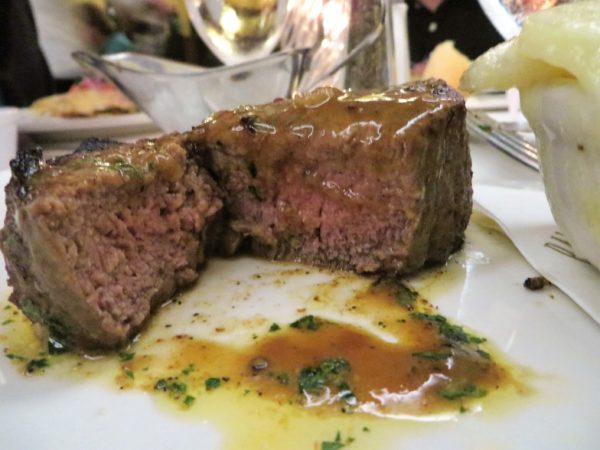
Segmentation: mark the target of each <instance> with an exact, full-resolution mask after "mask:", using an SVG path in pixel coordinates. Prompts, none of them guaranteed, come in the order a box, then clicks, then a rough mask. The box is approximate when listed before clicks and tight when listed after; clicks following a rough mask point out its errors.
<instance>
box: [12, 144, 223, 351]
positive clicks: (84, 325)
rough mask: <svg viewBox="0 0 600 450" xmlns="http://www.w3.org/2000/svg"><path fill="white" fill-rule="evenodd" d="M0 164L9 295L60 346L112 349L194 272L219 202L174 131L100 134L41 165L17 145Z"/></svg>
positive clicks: (191, 278)
mask: <svg viewBox="0 0 600 450" xmlns="http://www.w3.org/2000/svg"><path fill="white" fill-rule="evenodd" d="M94 147H95V148H99V149H98V150H94ZM102 147H106V148H105V149H102ZM11 166H12V169H13V177H12V180H11V182H10V183H9V185H8V186H7V187H6V198H7V200H6V202H7V215H6V220H5V227H4V229H3V230H2V233H1V236H0V246H1V248H2V251H3V252H4V256H5V260H6V266H7V271H8V274H9V283H10V285H11V286H12V287H13V292H12V294H11V297H10V300H11V301H12V302H13V303H15V304H16V305H17V306H19V308H21V309H22V310H23V312H24V313H25V314H26V315H27V316H28V317H29V318H30V319H31V320H32V321H34V322H40V323H42V324H44V325H46V326H47V327H48V328H49V330H50V332H51V334H52V335H53V336H54V338H55V339H58V340H59V341H60V342H62V343H63V344H66V345H68V346H71V347H77V348H81V349H86V350H89V349H109V348H115V347H119V346H121V345H123V344H125V343H126V342H127V341H128V339H129V338H131V337H132V336H133V335H134V334H135V333H137V332H138V331H139V330H140V327H141V326H142V325H143V323H144V321H145V320H146V318H147V317H148V316H149V314H150V312H151V310H152V309H153V308H155V307H157V306H158V305H160V304H161V303H163V302H164V301H166V300H169V299H170V298H172V297H173V295H174V294H175V293H176V292H177V291H178V290H180V289H181V288H183V287H185V286H188V285H190V284H191V283H193V282H194V281H195V280H196V278H197V277H198V269H199V266H200V265H201V264H202V262H203V261H204V249H205V246H204V241H205V240H206V236H207V233H209V232H210V229H211V223H216V221H215V219H216V218H217V216H218V212H219V210H220V209H221V205H222V203H221V200H220V194H219V190H218V188H217V186H216V185H215V183H214V181H213V180H212V178H211V177H210V176H208V174H207V173H206V172H205V170H204V169H202V168H201V167H199V165H198V164H197V161H196V160H194V158H189V157H188V155H187V154H186V151H185V149H184V148H183V147H182V145H181V144H180V138H179V137H177V136H167V137H164V138H161V139H158V140H156V141H153V140H145V141H140V142H138V143H136V144H134V145H116V144H114V143H108V144H107V143H105V142H99V143H96V145H94V146H93V148H89V145H88V146H87V148H86V147H85V146H84V147H83V148H82V151H80V152H76V153H75V154H73V155H69V156H68V157H63V158H59V159H57V160H55V161H51V162H50V163H48V164H46V163H43V162H41V151H33V152H23V153H20V154H19V155H18V158H17V159H16V160H13V162H12V163H11Z"/></svg>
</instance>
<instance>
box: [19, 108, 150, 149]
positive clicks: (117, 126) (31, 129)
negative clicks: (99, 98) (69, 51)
mask: <svg viewBox="0 0 600 450" xmlns="http://www.w3.org/2000/svg"><path fill="white" fill-rule="evenodd" d="M157 131H160V129H159V128H158V127H157V126H156V125H155V124H154V122H153V121H152V119H150V117H148V116H147V115H146V114H145V113H141V112H140V113H134V114H112V115H100V116H96V117H74V118H64V117H51V116H40V115H37V114H35V113H33V112H31V110H29V109H21V110H20V111H19V133H24V134H27V135H30V136H32V137H33V138H34V139H36V140H38V139H39V140H41V141H43V142H58V141H76V140H81V139H85V138H88V137H118V136H124V135H131V134H143V133H156V132H157Z"/></svg>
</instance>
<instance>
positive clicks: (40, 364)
mask: <svg viewBox="0 0 600 450" xmlns="http://www.w3.org/2000/svg"><path fill="white" fill-rule="evenodd" d="M49 366H50V362H49V361H48V359H47V358H39V359H32V360H30V361H29V362H28V363H27V364H26V365H25V371H26V372H27V373H30V374H31V373H34V372H37V371H39V370H43V369H45V368H46V367H49Z"/></svg>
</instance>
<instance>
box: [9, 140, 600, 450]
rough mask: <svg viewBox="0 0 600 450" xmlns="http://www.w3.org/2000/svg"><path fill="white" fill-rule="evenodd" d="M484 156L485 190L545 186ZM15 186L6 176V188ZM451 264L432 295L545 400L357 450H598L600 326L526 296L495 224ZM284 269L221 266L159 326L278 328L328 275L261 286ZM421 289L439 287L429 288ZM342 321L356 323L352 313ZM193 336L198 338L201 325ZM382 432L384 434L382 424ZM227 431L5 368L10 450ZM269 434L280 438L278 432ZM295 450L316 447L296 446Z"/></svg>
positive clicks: (523, 269) (478, 172)
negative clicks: (254, 321)
mask: <svg viewBox="0 0 600 450" xmlns="http://www.w3.org/2000/svg"><path fill="white" fill-rule="evenodd" d="M472 149H473V151H474V161H475V181H476V182H477V181H478V180H486V181H487V182H490V180H491V179H492V177H495V176H496V175H497V174H500V175H502V174H503V172H505V173H506V177H505V179H504V182H506V183H509V184H511V183H512V184H514V183H517V182H518V178H519V177H521V178H527V177H529V179H526V180H525V179H524V180H522V184H523V185H524V186H528V188H534V189H535V188H539V182H538V180H535V179H534V177H535V175H533V174H531V173H530V172H528V171H527V170H526V169H525V171H524V172H520V166H517V165H516V163H515V162H513V161H512V160H510V159H508V158H506V157H504V156H503V155H500V154H498V153H496V152H495V151H494V150H492V149H491V148H489V147H487V146H483V145H482V144H480V143H477V144H475V145H473V146H472ZM521 175H522V176H521ZM6 179H7V178H6V174H4V177H2V178H1V179H0V181H2V182H5V181H6ZM3 203H4V202H3V201H2V199H0V204H2V205H3ZM0 213H3V210H2V211H0ZM2 215H3V214H2ZM451 264H452V265H453V267H454V272H455V275H454V276H453V277H452V278H451V279H450V280H446V281H443V280H442V283H443V285H442V287H443V289H441V288H440V286H438V287H437V288H436V287H435V286H433V287H431V286H430V288H428V289H426V290H425V291H424V292H425V295H428V294H427V292H429V293H430V294H431V295H428V297H429V299H430V301H431V302H432V303H433V304H434V305H436V306H437V307H439V310H440V312H441V313H442V314H444V315H445V316H447V317H448V318H450V319H452V320H454V321H456V322H457V323H459V324H462V325H465V326H468V327H470V328H471V329H473V330H474V331H475V332H477V334H480V335H484V336H486V337H487V338H489V339H490V341H491V342H492V343H493V344H494V345H495V346H496V347H497V348H498V349H499V350H501V352H503V353H504V355H505V356H506V357H507V358H508V359H509V360H510V361H511V362H512V363H514V364H517V365H520V366H523V367H525V368H527V371H528V372H529V373H530V374H531V376H530V377H528V379H527V380H526V381H527V383H529V385H530V386H531V387H532V388H533V391H534V393H533V394H532V395H530V396H526V397H522V398H519V399H518V400H515V401H514V402H512V404H510V405H508V406H506V407H504V408H503V412H501V413H497V412H495V411H489V410H487V409H486V406H485V405H486V403H485V402H484V407H483V411H481V412H479V413H473V414H466V415H460V416H459V417H458V418H455V419H454V420H450V421H445V422H431V423H418V424H415V423H407V421H396V422H394V421H384V422H385V423H384V425H385V427H383V426H382V430H383V429H385V430H387V431H385V432H384V431H381V434H380V435H379V436H380V439H377V436H373V437H370V439H371V440H367V439H366V438H365V437H364V435H361V434H360V432H359V431H356V430H355V434H354V437H355V438H356V441H355V442H354V443H352V444H351V445H350V446H348V447H347V448H348V449H353V448H356V449H363V448H377V449H398V448H402V449H403V450H404V449H407V450H410V449H415V450H417V449H418V450H423V449H431V448H443V449H457V450H458V449H461V450H462V449H473V450H475V449H477V450H479V449H556V450H564V449H571V448H577V449H596V448H598V442H600V427H598V411H599V409H598V400H599V399H598V393H599V392H600V376H599V375H598V374H600V329H599V327H598V325H597V324H596V323H595V322H593V321H592V320H591V319H590V318H589V317H588V316H587V315H585V313H583V312H582V311H581V310H580V309H579V308H578V307H577V306H576V305H575V304H574V303H573V302H571V301H570V300H569V299H568V298H567V297H565V296H564V295H563V294H562V293H561V292H559V291H558V290H556V289H554V288H547V289H544V290H543V291H539V292H530V291H527V290H525V289H524V288H523V287H522V283H523V280H524V279H525V278H526V277H529V276H534V275H535V272H534V271H533V269H532V268H531V267H530V266H529V265H528V264H527V263H526V262H525V261H524V260H523V259H522V258H521V256H520V255H519V253H518V252H517V250H516V249H515V248H514V247H513V246H512V244H511V243H510V242H509V241H508V240H507V239H506V238H505V237H504V236H503V235H502V234H501V233H499V232H497V231H495V230H494V229H493V228H489V227H486V226H485V224H484V223H483V222H479V224H476V223H475V224H471V225H470V227H469V230H468V232H467V242H466V245H465V248H464V250H463V251H461V252H460V254H458V255H457V256H456V257H455V258H454V260H453V262H452V263H451ZM282 267H283V268H284V269H287V268H289V266H285V265H283V266H280V265H277V264H271V263H268V262H264V261H260V260H256V259H251V258H240V259H235V260H231V261H219V260H217V261H214V262H213V263H211V264H210V265H209V267H208V272H207V273H206V274H205V277H203V281H202V283H201V285H200V286H198V287H197V289H196V290H195V291H193V292H192V293H190V294H188V295H186V296H185V298H184V299H183V302H182V305H180V306H177V308H179V309H177V311H179V313H171V312H169V310H166V311H164V312H162V311H161V314H159V316H158V317H157V318H156V319H155V320H156V321H157V323H159V324H160V323H162V322H164V321H172V320H177V314H179V317H184V316H185V317H188V318H189V313H190V312H191V311H195V310H198V308H208V309H210V308H213V309H214V308H216V309H215V311H220V312H221V313H222V317H217V318H215V320H217V321H219V320H225V318H226V317H227V316H232V315H235V316H236V317H237V318H238V319H239V318H240V317H244V316H248V317H256V316H257V315H258V316H263V317H265V319H266V320H267V323H270V321H271V320H280V321H281V323H285V321H287V320H289V317H290V314H293V312H294V310H295V308H296V307H297V305H298V302H299V301H301V300H298V297H299V296H298V293H302V292H304V291H305V290H310V288H311V286H310V284H311V283H314V282H316V281H318V280H319V279H320V278H319V277H322V274H321V275H320V274H318V273H316V274H314V273H312V272H311V274H309V275H307V277H305V278H300V279H296V280H295V281H293V282H291V284H289V285H286V284H283V285H281V284H279V285H278V284H274V283H269V281H268V277H265V276H263V277H262V281H261V282H257V277H256V274H263V275H264V274H268V273H270V272H277V271H278V270H281V269H282ZM442 278H443V277H442ZM3 279H4V276H3V277H2V280H3ZM237 281H239V282H240V284H237V283H236V282H237ZM415 282H416V283H417V284H419V283H421V284H423V283H425V284H427V283H428V281H427V280H423V279H420V280H419V279H417V280H416V281H415ZM0 292H3V293H6V292H7V289H6V288H5V287H3V288H2V289H0ZM4 295H6V294H4ZM209 302H212V303H209ZM211 304H212V305H215V304H216V305H218V307H217V306H210V305H211ZM230 306H235V307H236V308H235V309H231V308H230ZM334 309H335V308H334ZM232 311H235V313H232ZM168 314H171V315H170V316H168ZM173 314H175V315H173ZM230 318H231V317H230ZM338 318H339V320H340V321H347V320H350V319H348V317H346V316H344V315H343V314H340V315H339V317H338ZM187 327H188V329H187V331H188V332H189V331H190V325H189V321H188V323H187ZM192 330H193V328H192ZM237 332H238V333H241V334H244V333H250V332H251V330H249V329H248V330H246V329H238V331H237ZM492 403H493V402H492ZM276 413H277V412H276V410H274V411H271V412H269V414H276ZM248 419H249V420H250V418H248ZM243 420H244V417H238V418H232V421H231V425H230V426H231V427H234V428H235V427H236V424H240V426H241V423H242V421H243ZM318 423H319V424H320V425H319V428H315V431H314V433H315V435H314V440H315V441H318V440H319V439H325V438H331V437H333V435H334V433H335V429H331V430H330V431H328V433H329V434H325V433H324V431H323V430H327V429H328V419H327V416H325V417H321V418H320V419H319V422H318ZM331 423H332V425H331V427H334V426H338V425H337V422H335V425H334V422H331ZM292 424H293V422H292ZM331 427H329V428H331ZM372 429H373V431H372V433H373V435H375V434H376V433H377V432H378V427H377V425H374V426H372ZM345 431H346V430H342V432H345ZM227 432H228V431H227V430H226V429H224V430H219V429H217V428H216V427H215V426H214V424H213V423H212V422H210V421H204V420H196V419H194V416H191V418H190V417H186V416H185V414H171V413H169V412H166V411H165V410H164V409H163V408H159V407H157V405H156V403H155V402H153V401H152V399H151V398H150V396H148V395H147V394H144V393H141V392H136V391H133V392H127V393H119V392H118V391H115V390H114V389H110V388H108V387H105V386H103V385H99V384H98V383H95V382H93V381H89V382H77V383H73V382H70V381H69V380H60V379H55V378H53V377H52V376H50V375H48V376H41V377H31V378H26V377H23V376H21V375H19V374H17V373H16V371H15V369H14V367H13V366H12V365H11V364H10V363H9V361H8V360H6V359H5V358H1V357H0V448H2V449H18V450H28V449H35V450H44V449H48V450H50V449H56V448H61V449H62V450H72V449H81V448H86V449H116V448H127V449H140V450H142V449H143V450H148V449H190V448H194V449H217V448H220V442H221V437H220V436H221V435H220V433H227ZM265 432H267V434H268V430H265ZM361 438H363V439H362V440H361ZM373 442H376V444H374V443H373ZM247 447H249V448H250V447H251V448H271V447H270V446H269V441H265V442H260V443H257V442H252V443H250V442H249V443H248V445H247ZM278 448H282V447H278ZM284 448H290V449H291V448H306V449H310V448H313V447H312V446H311V445H307V444H306V443H303V444H302V445H300V444H299V441H297V440H295V439H290V442H288V443H287V444H286V445H285V447H284Z"/></svg>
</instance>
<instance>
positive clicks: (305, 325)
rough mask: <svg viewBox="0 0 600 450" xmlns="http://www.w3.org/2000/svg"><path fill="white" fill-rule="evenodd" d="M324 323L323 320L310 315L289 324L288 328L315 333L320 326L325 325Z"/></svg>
mask: <svg viewBox="0 0 600 450" xmlns="http://www.w3.org/2000/svg"><path fill="white" fill-rule="evenodd" d="M326 323H327V322H326V321H324V320H323V319H320V318H318V317H315V316H313V315H312V314H310V315H308V316H304V317H301V318H300V319H298V320H296V321H294V322H292V323H290V327H292V328H295V329H297V330H309V331H317V330H318V329H319V328H321V326H323V325H325V324H326Z"/></svg>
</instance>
